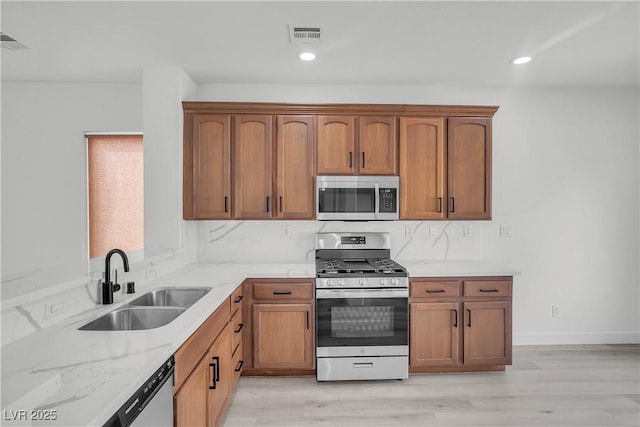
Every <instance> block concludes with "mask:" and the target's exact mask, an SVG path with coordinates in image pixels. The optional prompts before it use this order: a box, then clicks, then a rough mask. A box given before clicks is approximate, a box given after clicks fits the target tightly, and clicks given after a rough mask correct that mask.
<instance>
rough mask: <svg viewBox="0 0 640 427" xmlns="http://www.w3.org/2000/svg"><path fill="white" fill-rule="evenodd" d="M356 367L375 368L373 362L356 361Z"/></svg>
mask: <svg viewBox="0 0 640 427" xmlns="http://www.w3.org/2000/svg"><path fill="white" fill-rule="evenodd" d="M353 367H354V368H373V362H362V363H354V364H353Z"/></svg>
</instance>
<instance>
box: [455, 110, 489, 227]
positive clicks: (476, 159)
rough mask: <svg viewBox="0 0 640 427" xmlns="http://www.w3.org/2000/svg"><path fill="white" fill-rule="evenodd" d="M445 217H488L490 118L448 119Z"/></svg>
mask: <svg viewBox="0 0 640 427" xmlns="http://www.w3.org/2000/svg"><path fill="white" fill-rule="evenodd" d="M447 133H448V135H447V144H448V186H449V199H448V208H449V218H451V219H491V119H490V118H465V117H456V118H450V119H448V128H447Z"/></svg>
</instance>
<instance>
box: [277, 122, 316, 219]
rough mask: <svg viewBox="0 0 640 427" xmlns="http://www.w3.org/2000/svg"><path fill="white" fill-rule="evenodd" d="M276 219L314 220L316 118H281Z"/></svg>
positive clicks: (278, 144)
mask: <svg viewBox="0 0 640 427" xmlns="http://www.w3.org/2000/svg"><path fill="white" fill-rule="evenodd" d="M276 135H277V136H276V170H277V177H276V200H275V202H276V212H277V213H276V217H277V218H278V219H313V216H314V204H313V200H314V198H313V190H314V188H313V176H314V171H313V158H314V156H313V151H314V144H313V116H278V117H277V131H276Z"/></svg>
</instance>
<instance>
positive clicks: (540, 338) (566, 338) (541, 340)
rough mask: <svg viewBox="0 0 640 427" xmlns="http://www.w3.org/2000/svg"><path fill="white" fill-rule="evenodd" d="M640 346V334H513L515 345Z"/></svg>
mask: <svg viewBox="0 0 640 427" xmlns="http://www.w3.org/2000/svg"><path fill="white" fill-rule="evenodd" d="M562 344H640V332H560V333H523V334H513V345H562Z"/></svg>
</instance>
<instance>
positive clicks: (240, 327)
mask: <svg viewBox="0 0 640 427" xmlns="http://www.w3.org/2000/svg"><path fill="white" fill-rule="evenodd" d="M243 327H244V323H238V327H237V328H236V329H235V330H234V331H233V332H235V333H236V334H237V333H239V332H240V331H241V330H242V328H243Z"/></svg>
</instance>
